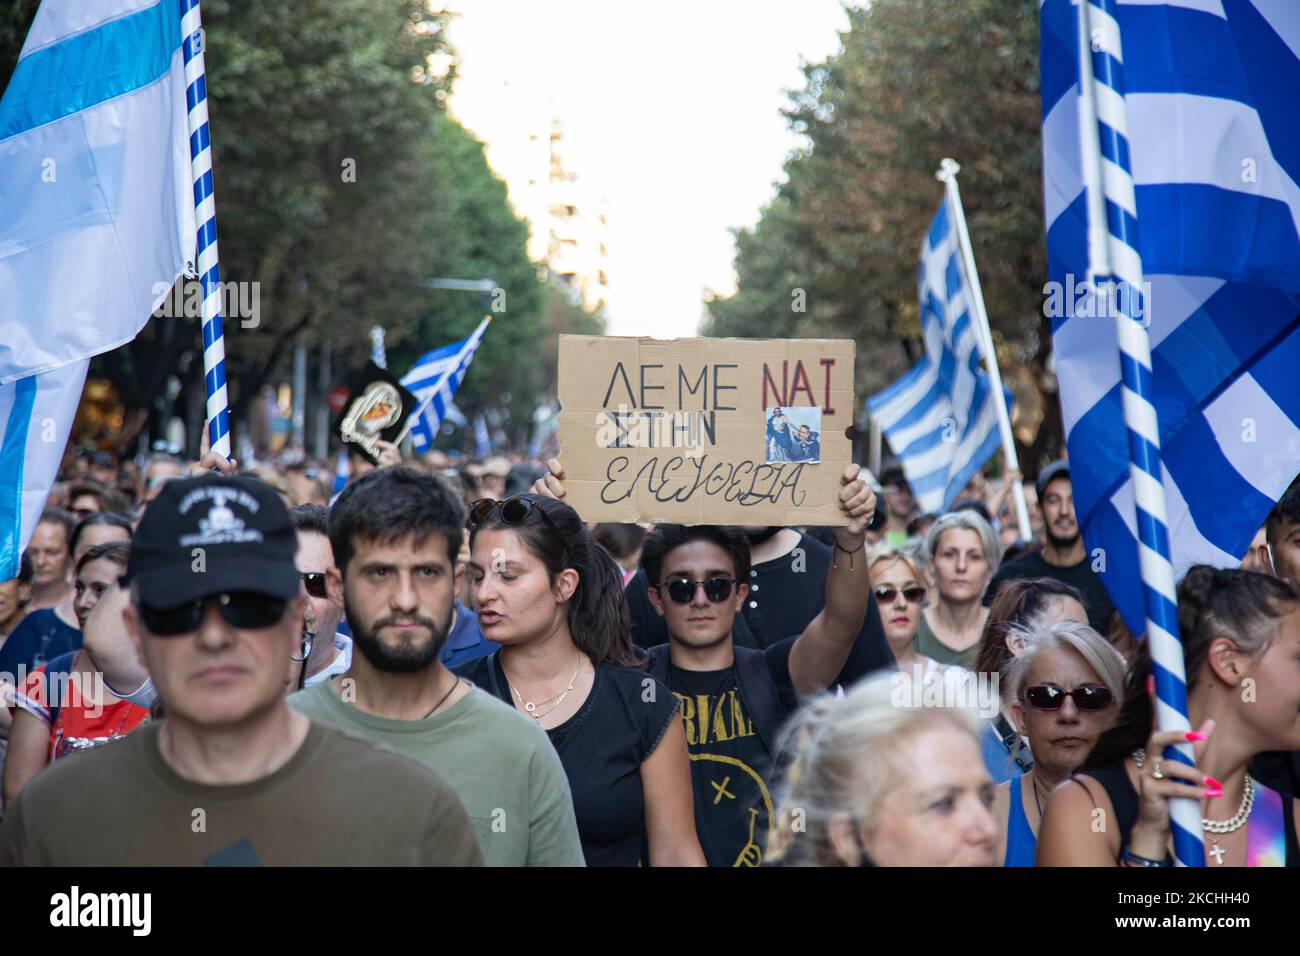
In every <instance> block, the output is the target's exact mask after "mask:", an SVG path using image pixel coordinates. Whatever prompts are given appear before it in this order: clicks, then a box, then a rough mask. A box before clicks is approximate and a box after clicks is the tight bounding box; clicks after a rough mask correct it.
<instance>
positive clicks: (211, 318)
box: [176, 0, 230, 458]
mask: <svg viewBox="0 0 1300 956" xmlns="http://www.w3.org/2000/svg"><path fill="white" fill-rule="evenodd" d="M176 2H178V3H179V4H180V5H181V36H182V38H183V42H182V50H183V55H184V59H185V101H186V105H187V106H188V107H189V113H188V118H189V131H190V176H191V178H192V179H193V181H194V221H195V223H196V225H197V226H198V232H197V236H196V243H195V253H194V255H195V259H196V262H195V264H194V265H195V266H196V271H197V273H198V279H199V287H200V289H201V290H202V293H203V300H202V301H203V306H202V308H203V311H202V316H203V390H204V393H205V394H206V396H207V428H208V444H209V447H210V449H211V450H212V451H215V452H217V453H218V454H220V455H224V456H225V457H226V458H229V457H230V410H229V408H228V407H227V402H226V342H225V337H224V333H223V331H222V327H221V269H220V267H219V265H218V262H217V206H216V197H215V195H214V193H213V189H212V140H211V136H210V133H209V131H208V85H207V79H206V76H205V73H204V67H203V23H202V20H201V17H200V14H199V0H176Z"/></svg>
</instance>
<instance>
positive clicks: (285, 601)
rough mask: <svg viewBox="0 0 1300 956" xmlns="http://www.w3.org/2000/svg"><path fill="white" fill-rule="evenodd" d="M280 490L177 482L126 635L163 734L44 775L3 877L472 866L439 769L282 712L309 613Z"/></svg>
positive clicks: (138, 583)
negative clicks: (183, 869) (24, 870)
mask: <svg viewBox="0 0 1300 956" xmlns="http://www.w3.org/2000/svg"><path fill="white" fill-rule="evenodd" d="M295 549H296V542H295V538H294V530H293V525H292V523H291V522H290V520H289V514H288V511H287V510H286V509H285V507H284V504H283V503H282V502H281V500H280V497H279V495H277V494H276V493H275V491H274V490H273V489H272V488H270V487H269V486H268V485H266V484H264V483H263V482H259V481H252V480H248V479H242V478H227V477H224V476H219V475H208V476H204V477H200V478H194V479H178V480H176V481H172V482H169V483H168V484H167V485H166V486H165V487H164V488H163V490H162V492H161V493H160V494H159V496H158V497H157V498H156V499H155V500H154V502H153V503H152V504H150V506H149V508H148V509H147V510H146V511H145V514H144V517H143V519H142V520H141V522H140V527H139V529H138V531H137V533H136V536H135V540H134V541H133V543H132V547H131V556H130V560H129V562H128V564H127V568H126V573H125V574H124V575H123V577H122V583H123V584H124V585H125V586H128V587H129V588H130V594H131V602H130V604H129V605H128V606H127V607H126V608H124V610H123V612H122V620H123V623H124V624H125V626H126V629H127V632H128V633H129V634H130V636H131V639H132V641H133V642H134V644H135V645H136V649H137V653H138V654H139V655H140V656H141V658H142V659H143V661H144V662H145V664H146V666H147V667H148V670H149V673H150V675H151V676H152V678H153V682H154V684H155V685H156V687H157V692H158V697H159V699H160V700H161V702H162V704H163V706H164V709H165V712H166V715H167V717H166V720H163V721H159V722H157V723H150V724H146V725H145V726H144V727H142V728H141V729H140V730H138V731H136V732H135V733H133V734H130V735H128V736H126V737H123V738H122V739H120V740H116V741H113V742H112V743H110V744H107V745H105V746H103V747H99V748H96V749H94V750H92V751H89V752H87V753H84V754H79V755H78V756H77V757H76V758H75V759H72V760H67V761H60V762H59V763H56V764H55V765H53V766H51V767H49V768H48V769H46V770H45V771H43V772H42V773H41V774H39V775H38V776H37V777H36V778H35V779H34V780H32V781H31V783H29V784H28V785H27V787H26V789H24V790H23V792H22V794H21V795H20V796H19V798H18V799H17V801H15V803H14V805H13V806H12V807H10V808H7V810H8V812H7V813H6V815H5V819H4V823H3V826H0V866H5V865H52V866H69V865H108V866H133V865H170V866H184V865H204V866H232V865H233V866H257V865H291V866H295V865H296V866H302V865H309V864H311V865H344V864H346V865H354V866H379V865H402V864H405V865H424V866H436V865H476V864H479V863H481V862H482V856H481V854H480V852H479V849H478V845H477V842H476V841H475V839H474V833H473V830H472V829H471V827H470V825H469V820H468V819H467V818H466V815H465V811H464V808H463V807H462V806H461V805H460V802H459V801H458V800H457V798H456V796H455V794H454V793H453V792H452V790H451V789H450V788H449V787H448V786H447V785H446V784H445V783H443V782H442V781H441V780H440V779H438V778H437V777H436V776H435V775H434V774H433V773H432V772H431V771H430V770H429V769H428V768H426V767H423V766H420V765H419V764H417V763H415V762H414V761H411V760H408V759H406V758H404V757H401V756H399V755H397V754H393V753H389V752H385V751H382V750H379V749H378V748H375V747H373V746H371V745H370V744H367V743H364V742H362V741H359V740H355V739H352V738H349V737H345V736H344V735H342V734H340V733H338V732H337V731H334V730H331V729H329V728H327V727H324V726H319V725H316V724H313V723H312V722H311V721H309V720H308V719H307V718H306V717H304V716H303V715H302V714H299V713H296V712H294V711H292V710H290V709H289V707H288V706H287V705H286V703H285V697H284V685H285V682H286V677H287V674H288V669H289V662H290V658H291V657H292V656H293V655H294V653H295V648H296V645H297V643H298V641H299V640H300V638H301V623H302V613H303V604H304V599H303V598H302V596H301V587H302V585H301V581H300V579H299V576H298V572H297V570H296V569H295V568H294V563H293V560H294V552H295Z"/></svg>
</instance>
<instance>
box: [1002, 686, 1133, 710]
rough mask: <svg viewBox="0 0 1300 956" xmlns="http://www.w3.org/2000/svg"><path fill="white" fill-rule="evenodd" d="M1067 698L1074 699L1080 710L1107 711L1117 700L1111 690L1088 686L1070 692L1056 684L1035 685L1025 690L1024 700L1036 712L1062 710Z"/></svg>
mask: <svg viewBox="0 0 1300 956" xmlns="http://www.w3.org/2000/svg"><path fill="white" fill-rule="evenodd" d="M1067 697H1072V698H1074V706H1075V707H1078V708H1079V709H1080V710H1105V709H1106V708H1107V707H1109V706H1110V705H1111V702H1112V701H1113V700H1114V699H1115V695H1114V694H1112V693H1111V692H1110V690H1109V689H1107V688H1105V687H1094V686H1091V685H1086V684H1085V685H1084V686H1083V687H1076V688H1075V689H1074V690H1070V691H1066V690H1062V689H1061V688H1059V687H1057V686H1056V685H1055V684H1035V685H1034V686H1032V687H1026V688H1025V693H1024V697H1023V699H1024V700H1025V701H1027V702H1028V703H1029V706H1030V707H1032V708H1034V710H1060V709H1061V706H1062V705H1063V704H1064V703H1065V698H1067Z"/></svg>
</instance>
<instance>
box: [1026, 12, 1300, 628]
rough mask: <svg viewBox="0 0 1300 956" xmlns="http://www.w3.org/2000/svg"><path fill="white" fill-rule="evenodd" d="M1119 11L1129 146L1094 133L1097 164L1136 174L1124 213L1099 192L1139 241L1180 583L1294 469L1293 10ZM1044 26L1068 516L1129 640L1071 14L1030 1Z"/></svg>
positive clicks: (1113, 406) (1297, 356)
mask: <svg viewBox="0 0 1300 956" xmlns="http://www.w3.org/2000/svg"><path fill="white" fill-rule="evenodd" d="M1116 12H1117V19H1118V26H1119V32H1120V35H1121V37H1122V44H1123V62H1122V64H1120V63H1118V62H1117V63H1116V68H1119V69H1122V70H1123V76H1124V86H1125V88H1126V90H1127V93H1126V96H1125V102H1126V103H1127V107H1128V129H1129V136H1128V139H1127V140H1125V139H1124V138H1123V137H1120V136H1117V135H1116V136H1110V137H1107V136H1106V135H1103V136H1102V139H1101V153H1102V155H1103V159H1104V162H1103V166H1104V167H1106V164H1110V163H1117V164H1120V165H1121V166H1122V165H1127V166H1129V167H1130V168H1131V170H1132V177H1133V183H1134V189H1133V192H1132V194H1131V206H1132V208H1121V204H1117V203H1115V202H1113V201H1112V202H1110V203H1109V205H1108V207H1107V214H1108V216H1109V218H1110V220H1111V223H1112V225H1111V229H1112V231H1113V230H1114V228H1115V224H1116V223H1124V224H1125V226H1126V228H1125V230H1124V231H1125V232H1126V233H1127V234H1128V235H1130V237H1134V238H1136V245H1137V248H1138V250H1139V252H1140V254H1141V260H1142V267H1143V268H1144V270H1145V282H1146V284H1147V288H1146V289H1145V290H1144V293H1145V294H1144V295H1143V296H1142V297H1141V303H1140V304H1141V305H1142V307H1143V309H1144V313H1143V321H1144V322H1146V323H1147V324H1148V331H1149V334H1150V339H1151V358H1152V372H1151V394H1152V396H1153V399H1154V405H1155V408H1156V410H1157V415H1158V418H1159V429H1160V431H1159V437H1160V442H1161V446H1162V458H1163V463H1164V481H1163V484H1164V488H1165V496H1166V501H1167V509H1168V514H1167V518H1168V529H1169V537H1170V540H1169V545H1170V551H1171V555H1172V560H1173V566H1174V573H1175V576H1176V577H1181V576H1182V574H1183V573H1184V572H1185V571H1186V569H1187V568H1188V566H1189V565H1191V564H1194V563H1208V564H1214V565H1218V566H1221V567H1235V566H1236V565H1237V564H1238V563H1239V561H1240V559H1241V557H1242V555H1243V554H1244V553H1245V551H1246V549H1247V547H1248V545H1249V543H1250V540H1251V538H1252V537H1253V535H1254V534H1255V531H1256V530H1257V529H1258V528H1259V527H1260V525H1261V524H1263V522H1264V518H1265V516H1266V515H1267V513H1268V511H1269V509H1270V508H1271V507H1272V505H1273V503H1274V502H1275V501H1276V500H1277V499H1278V498H1279V497H1280V496H1281V494H1282V492H1283V491H1285V490H1286V487H1287V485H1288V484H1289V483H1290V481H1291V479H1292V478H1293V477H1294V476H1295V474H1296V472H1297V470H1298V469H1300V424H1298V423H1300V374H1297V371H1296V370H1297V368H1298V367H1300V229H1298V228H1297V224H1298V223H1300V185H1297V183H1300V123H1298V122H1297V120H1296V113H1295V91H1296V90H1297V89H1300V56H1298V55H1297V54H1298V53H1300V4H1298V3H1294V2H1291V0H1168V2H1157V0H1140V2H1139V0H1129V2H1125V0H1119V3H1118V6H1117V7H1116ZM1098 16H1099V15H1098V14H1095V13H1094V17H1095V18H1097V17H1098ZM1040 22H1041V35H1042V51H1041V52H1042V56H1041V63H1040V65H1041V73H1042V77H1041V79H1042V83H1041V86H1042V102H1043V179H1044V190H1043V192H1044V204H1045V218H1046V224H1047V249H1048V272H1049V278H1050V280H1051V281H1050V283H1049V284H1048V286H1047V288H1046V289H1045V290H1044V291H1045V293H1046V296H1047V298H1046V304H1045V309H1046V311H1047V313H1048V315H1049V317H1050V318H1051V321H1052V330H1053V347H1054V351H1055V357H1056V369H1057V376H1058V379H1059V382H1060V393H1061V406H1062V412H1063V416H1064V419H1065V429H1066V435H1067V439H1068V443H1069V449H1070V474H1071V479H1072V482H1073V485H1074V502H1075V510H1076V512H1077V514H1078V517H1079V524H1080V527H1081V528H1082V531H1083V536H1084V541H1085V543H1086V545H1087V548H1088V550H1089V552H1090V554H1091V555H1092V558H1093V566H1094V567H1095V568H1097V569H1098V570H1099V571H1100V572H1101V578H1102V581H1103V582H1104V583H1105V585H1106V588H1107V590H1108V591H1109V592H1110V595H1111V597H1112V598H1113V599H1114V601H1115V604H1116V606H1117V607H1119V609H1120V611H1121V612H1122V614H1123V615H1124V619H1125V621H1126V622H1127V623H1128V624H1129V627H1130V628H1132V629H1133V630H1134V632H1135V633H1141V631H1142V629H1143V617H1144V615H1143V594H1142V586H1143V585H1142V581H1141V578H1140V576H1139V575H1138V574H1137V573H1136V569H1137V568H1138V566H1139V564H1138V544H1137V541H1138V528H1137V523H1136V518H1135V513H1136V512H1135V503H1134V488H1133V482H1132V479H1131V478H1130V474H1129V449H1128V447H1127V443H1126V435H1128V430H1127V428H1126V426H1125V422H1124V417H1123V410H1122V405H1121V385H1120V357H1119V349H1118V345H1117V341H1116V332H1115V320H1114V318H1113V314H1114V313H1113V311H1110V310H1109V309H1108V308H1107V306H1106V302H1105V300H1104V299H1102V298H1098V297H1094V296H1093V295H1092V294H1091V291H1090V290H1089V289H1088V288H1087V287H1086V283H1085V281H1084V280H1085V277H1086V275H1087V272H1088V242H1087V239H1088V235H1087V208H1086V197H1085V191H1084V179H1083V172H1082V166H1081V159H1080V145H1079V144H1080V138H1079V127H1078V110H1079V84H1078V53H1077V51H1078V46H1077V42H1076V41H1077V39H1078V27H1077V7H1075V6H1074V5H1073V4H1072V3H1071V0H1043V2H1041V5H1040ZM1097 22H1100V23H1101V26H1100V27H1098V26H1095V25H1094V32H1095V31H1096V30H1097V29H1103V30H1108V29H1113V23H1114V21H1112V20H1111V19H1110V18H1109V17H1105V16H1101V17H1100V18H1099V19H1095V20H1094V24H1096V23H1097ZM1094 49H1096V47H1095V46H1094ZM1112 132H1113V131H1112ZM1107 168H1109V167H1107ZM1107 175H1108V174H1107ZM1139 227H1140V228H1139ZM1130 241H1132V239H1130Z"/></svg>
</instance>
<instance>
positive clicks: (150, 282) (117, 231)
mask: <svg viewBox="0 0 1300 956" xmlns="http://www.w3.org/2000/svg"><path fill="white" fill-rule="evenodd" d="M186 112H187V107H186V97H185V74H184V67H183V64H182V54H181V26H180V6H179V3H178V2H177V0H156V2H149V0H99V2H97V3H85V2H84V0H44V2H43V3H41V5H40V8H39V9H38V10H37V11H36V16H35V18H34V20H33V21H32V26H31V29H30V31H29V32H28V34H27V39H26V42H25V43H24V44H23V49H22V52H21V54H20V55H19V59H18V63H17V66H16V67H15V69H14V72H13V75H12V76H11V77H10V78H9V82H8V85H7V87H6V88H5V90H4V95H3V97H2V98H0V169H3V170H4V176H3V177H0V580H5V579H7V578H10V577H13V576H14V574H15V573H16V570H15V569H16V568H17V566H18V560H19V557H20V556H21V554H22V551H23V549H24V548H25V547H26V546H27V542H28V540H29V539H30V537H31V533H32V530H33V529H34V527H35V523H36V521H37V519H38V518H39V516H40V513H41V510H42V509H43V508H44V505H45V501H46V498H47V496H48V494H49V490H50V487H51V485H52V484H53V482H54V479H55V477H56V475H57V473H58V468H59V462H60V460H61V458H62V456H63V449H64V446H65V445H66V444H67V441H68V435H69V431H70V429H71V426H72V421H73V419H74V417H75V415H76V410H77V405H78V403H79V401H80V397H81V389H82V385H83V383H84V382H85V378H86V370H87V368H88V362H89V359H90V357H91V356H94V355H97V354H99V353H101V352H105V351H108V350H109V349H113V348H116V347H117V346H119V345H122V344H124V343H126V342H129V341H130V340H131V339H133V338H134V337H135V335H136V333H137V332H139V330H140V328H141V327H142V326H143V325H144V323H145V322H147V321H148V319H149V315H150V313H151V312H153V310H154V309H155V308H157V307H158V305H159V304H160V303H161V302H162V301H163V299H164V298H165V297H166V296H167V294H168V292H169V291H170V290H171V287H172V285H173V284H174V283H175V281H176V278H177V276H178V275H180V273H181V272H182V270H183V269H184V268H185V264H186V261H187V260H188V259H191V258H193V255H194V244H195V218H194V199H193V194H192V191H191V190H192V186H191V182H190V155H189V135H188V125H187V119H186Z"/></svg>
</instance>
